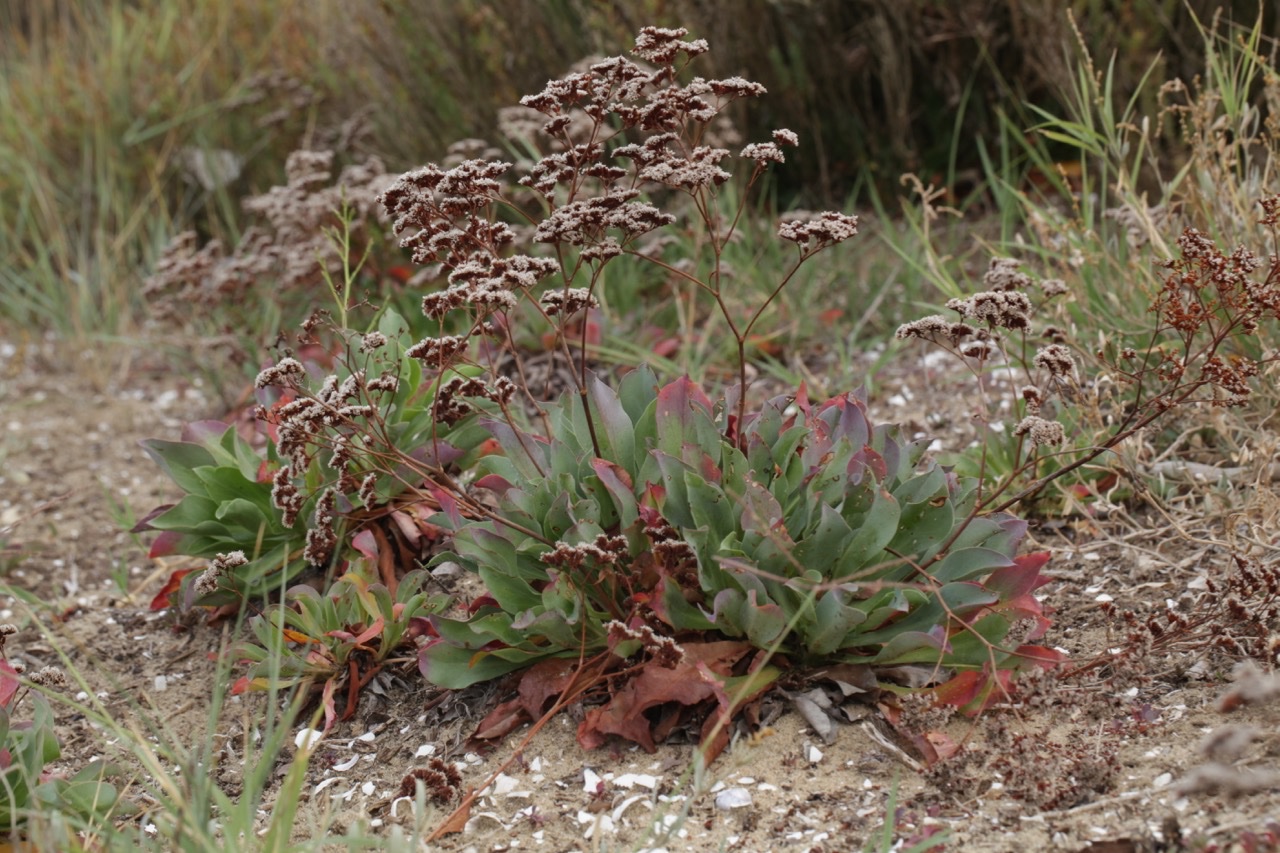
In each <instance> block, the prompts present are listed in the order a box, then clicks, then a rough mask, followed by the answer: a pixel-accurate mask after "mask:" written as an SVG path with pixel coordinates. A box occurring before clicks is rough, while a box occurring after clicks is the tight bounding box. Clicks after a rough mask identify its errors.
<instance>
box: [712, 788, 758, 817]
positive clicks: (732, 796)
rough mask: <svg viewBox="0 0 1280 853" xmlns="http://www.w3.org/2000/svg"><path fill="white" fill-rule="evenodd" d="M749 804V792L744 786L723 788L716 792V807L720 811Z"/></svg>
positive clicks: (744, 806)
mask: <svg viewBox="0 0 1280 853" xmlns="http://www.w3.org/2000/svg"><path fill="white" fill-rule="evenodd" d="M749 805H751V792H750V791H748V790H747V789H746V788H725V789H724V790H723V791H721V792H720V793H718V794H716V808H718V809H720V810H721V811H726V812H727V811H729V810H731V809H741V808H746V807H747V806H749Z"/></svg>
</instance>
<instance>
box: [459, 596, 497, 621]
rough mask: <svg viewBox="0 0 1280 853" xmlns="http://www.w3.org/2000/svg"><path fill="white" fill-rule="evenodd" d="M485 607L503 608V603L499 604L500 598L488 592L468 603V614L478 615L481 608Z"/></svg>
mask: <svg viewBox="0 0 1280 853" xmlns="http://www.w3.org/2000/svg"><path fill="white" fill-rule="evenodd" d="M485 607H495V608H499V609H501V605H499V604H498V599H496V598H494V597H493V596H492V595H488V594H486V595H482V596H480V597H479V598H477V599H475V600H474V601H472V602H471V603H470V604H468V605H467V615H468V616H474V615H476V613H478V612H480V610H481V609H483V608H485Z"/></svg>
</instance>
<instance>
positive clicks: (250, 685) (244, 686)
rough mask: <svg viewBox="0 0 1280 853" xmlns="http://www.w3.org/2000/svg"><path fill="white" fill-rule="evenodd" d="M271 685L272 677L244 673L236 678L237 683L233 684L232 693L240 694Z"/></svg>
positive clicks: (263, 688)
mask: <svg viewBox="0 0 1280 853" xmlns="http://www.w3.org/2000/svg"><path fill="white" fill-rule="evenodd" d="M270 686H271V679H269V678H250V677H249V676H247V675H242V676H240V677H239V678H237V679H236V683H235V684H233V685H231V695H232V696H240V695H241V694H244V693H248V692H249V691H250V690H254V691H258V690H266V689H268V688H269V687H270Z"/></svg>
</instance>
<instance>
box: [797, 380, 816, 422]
mask: <svg viewBox="0 0 1280 853" xmlns="http://www.w3.org/2000/svg"><path fill="white" fill-rule="evenodd" d="M796 408H797V409H799V410H800V411H801V412H804V415H805V417H806V418H807V417H808V416H809V410H810V409H811V408H813V406H812V405H811V404H810V403H809V388H808V386H807V385H806V384H805V383H803V382H801V383H800V387H799V388H797V389H796Z"/></svg>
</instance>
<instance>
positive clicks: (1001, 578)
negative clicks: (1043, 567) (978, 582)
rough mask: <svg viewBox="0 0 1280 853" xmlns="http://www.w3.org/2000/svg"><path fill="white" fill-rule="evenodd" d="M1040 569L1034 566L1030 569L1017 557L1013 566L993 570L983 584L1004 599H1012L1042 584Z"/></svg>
mask: <svg viewBox="0 0 1280 853" xmlns="http://www.w3.org/2000/svg"><path fill="white" fill-rule="evenodd" d="M1038 571H1039V570H1038V569H1034V568H1032V569H1028V568H1027V567H1026V566H1023V565H1022V564H1020V563H1019V562H1018V560H1017V559H1015V560H1014V561H1013V565H1012V566H1006V567H1005V568H1003V569H996V570H995V571H994V572H992V573H991V575H990V576H989V577H988V578H987V579H986V580H985V581H983V583H982V585H983V586H984V587H986V588H987V589H989V590H991V591H992V592H994V593H996V594H997V595H999V596H1000V598H1001V599H1002V600H1005V601H1012V600H1015V599H1018V598H1021V597H1022V596H1024V595H1027V594H1028V593H1030V592H1031V591H1033V590H1034V589H1035V588H1036V587H1038V586H1040V584H1041V578H1040V577H1039V575H1038V574H1037V572H1038Z"/></svg>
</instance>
